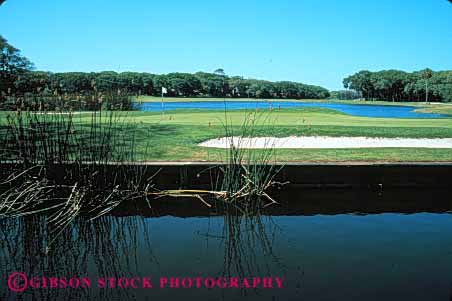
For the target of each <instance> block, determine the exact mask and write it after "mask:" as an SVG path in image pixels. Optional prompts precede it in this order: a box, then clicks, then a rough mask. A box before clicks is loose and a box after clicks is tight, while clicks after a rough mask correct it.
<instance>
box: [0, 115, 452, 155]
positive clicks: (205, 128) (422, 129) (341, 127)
mask: <svg viewBox="0 0 452 301" xmlns="http://www.w3.org/2000/svg"><path fill="white" fill-rule="evenodd" d="M4 114H5V113H1V114H0V119H3V120H4ZM121 114H122V115H124V118H123V119H122V120H123V122H127V123H133V124H134V125H135V129H136V137H137V141H138V147H139V159H140V160H147V161H222V160H224V159H225V158H226V152H227V151H226V150H224V149H212V148H204V147H199V146H197V144H198V143H200V142H203V141H205V140H208V139H212V138H218V137H223V136H225V132H226V128H227V129H228V130H229V131H232V132H233V134H234V135H237V136H240V135H243V134H244V133H246V134H249V133H252V135H253V136H276V137H287V136H367V137H410V138H446V137H448V138H452V118H446V119H395V118H392V119H386V118H367V117H356V116H350V115H346V114H342V113H338V112H336V111H333V110H329V109H320V108H299V109H281V110H277V109H275V110H272V111H269V110H260V111H258V112H255V111H244V110H240V111H229V112H227V113H225V112H222V111H206V110H183V111H182V110H177V111H167V112H165V114H162V113H159V112H123V113H121ZM90 115H91V113H80V114H77V115H75V117H74V121H75V122H76V123H81V124H85V123H86V124H87V123H89V122H90V120H91V117H90ZM244 123H247V124H248V125H247V126H245V127H244V126H243V124H244ZM253 152H262V151H259V150H254V151H253ZM273 155H274V156H273V158H274V159H275V160H277V161H308V162H333V161H374V162H375V161H388V162H397V161H452V149H426V148H417V149H414V148H381V149H380V148H379V149H284V150H282V149H281V150H275V151H274V154H273Z"/></svg>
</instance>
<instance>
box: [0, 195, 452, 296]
mask: <svg viewBox="0 0 452 301" xmlns="http://www.w3.org/2000/svg"><path fill="white" fill-rule="evenodd" d="M343 192H344V193H343V194H338V193H337V192H336V193H334V194H331V195H330V196H328V195H323V197H322V196H318V195H314V194H312V195H310V194H309V193H306V194H303V199H302V200H303V201H302V202H301V201H298V202H295V201H292V202H290V201H284V200H285V199H284V198H280V199H279V200H283V201H281V205H280V206H279V207H275V208H272V209H271V210H272V212H270V213H272V214H273V215H259V214H254V215H249V216H244V215H241V214H238V212H234V211H233V210H229V211H226V212H225V211H220V210H219V211H216V212H212V211H209V213H206V212H205V211H204V210H205V208H204V207H203V206H200V207H199V210H195V208H196V204H198V202H196V201H193V200H191V201H192V202H191V203H190V201H188V200H178V201H177V202H174V201H173V200H172V201H171V202H172V203H168V201H165V200H161V203H157V202H156V203H153V208H152V209H149V208H148V209H144V208H146V207H142V206H141V204H139V203H134V204H123V207H122V208H121V207H119V208H117V209H116V210H115V211H113V212H112V213H111V214H110V215H108V216H103V217H101V218H98V219H95V220H92V221H89V220H88V217H84V216H81V217H79V218H77V219H76V220H75V222H74V223H73V224H72V225H71V227H70V228H67V229H66V230H65V231H64V232H63V233H62V235H60V236H59V237H57V238H56V240H55V243H54V244H53V245H52V247H51V248H50V249H49V250H48V252H46V247H47V246H48V241H49V240H51V239H52V237H51V236H50V235H49V233H50V231H49V229H48V228H47V227H48V226H47V223H46V218H47V217H46V216H27V217H21V218H3V219H1V220H0V267H1V271H2V272H1V278H2V282H1V283H2V285H1V286H0V299H1V300H3V299H6V300H78V299H81V300H91V299H92V300H99V299H101V300H105V299H107V300H108V299H109V300H151V299H153V300H161V299H166V300H180V299H184V300H218V299H224V300H242V299H244V300H290V299H292V300H299V299H302V298H303V299H308V300H362V299H366V300H381V299H385V300H402V299H407V298H408V299H410V300H426V299H427V300H436V299H447V298H449V297H450V296H449V295H450V283H451V281H452V272H451V270H450V266H452V236H451V235H450V233H451V232H452V218H451V215H450V214H445V213H444V212H448V211H450V207H451V206H450V201H451V199H450V197H449V198H448V197H447V194H441V193H440V192H430V193H428V192H418V193H416V194H413V195H407V194H403V193H402V192H385V194H384V195H382V196H378V195H375V196H370V195H368V196H367V198H359V197H358V195H357V193H358V192H356V191H355V192H354V194H355V197H354V198H349V196H347V194H346V192H345V191H343ZM428 194H429V195H430V196H432V198H433V197H438V199H436V200H437V201H435V202H426V201H425V199H424V200H423V201H421V200H418V199H416V198H415V197H414V195H417V196H421V197H425V196H426V195H428ZM333 195H335V196H334V197H333ZM440 197H441V198H440ZM347 199H348V201H347ZM292 200H294V198H293V199H292ZM179 202H180V204H185V205H180V204H179ZM187 202H188V203H187ZM143 206H144V205H143ZM181 208H182V209H181ZM184 208H186V209H187V210H185V209H184ZM189 209H190V210H189ZM440 212H441V214H439V213H440ZM224 213H227V214H224ZM374 213H379V214H374ZM401 213H403V214H401ZM405 213H411V214H405ZM363 214H365V215H363ZM178 216H179V217H178ZM14 271H22V272H24V273H25V274H27V275H33V276H47V277H49V276H58V277H69V276H72V277H89V278H90V279H92V280H93V282H94V284H95V280H96V279H97V278H99V277H115V278H121V277H132V276H143V277H145V276H146V277H147V276H149V277H150V278H151V279H152V281H153V282H152V284H153V285H154V288H153V289H150V290H149V289H98V288H96V287H95V286H94V287H91V288H89V289H27V290H26V291H24V292H22V293H14V292H11V291H8V290H7V287H6V283H7V277H8V275H9V274H10V273H11V272H14ZM197 276H199V277H202V276H204V277H205V276H210V277H240V278H243V277H253V276H260V277H263V276H280V277H283V278H284V287H283V289H270V290H262V289H238V290H224V289H207V288H201V289H167V288H165V289H159V288H158V285H159V283H158V278H159V277H197ZM426 288H428V289H426ZM376 292H378V293H376Z"/></svg>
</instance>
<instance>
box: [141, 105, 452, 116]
mask: <svg viewBox="0 0 452 301" xmlns="http://www.w3.org/2000/svg"><path fill="white" fill-rule="evenodd" d="M135 106H136V107H137V108H138V109H140V110H141V111H162V104H161V103H159V102H147V103H142V104H138V103H136V104H135ZM225 107H226V109H227V110H240V109H252V110H254V109H256V108H258V109H269V108H273V109H279V108H281V109H285V108H301V107H310V108H327V109H332V110H336V111H339V112H342V113H345V114H349V115H353V116H363V117H376V118H445V117H447V116H446V115H442V114H435V113H419V112H415V111H414V110H415V109H416V108H415V107H409V106H385V105H357V104H356V105H355V104H340V103H311V102H294V101H226V102H222V101H194V102H182V101H181V102H164V103H163V110H178V109H201V110H224V109H225Z"/></svg>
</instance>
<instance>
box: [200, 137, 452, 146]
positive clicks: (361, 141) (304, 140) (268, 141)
mask: <svg viewBox="0 0 452 301" xmlns="http://www.w3.org/2000/svg"><path fill="white" fill-rule="evenodd" d="M198 145H199V146H204V147H214V148H229V147H230V146H231V145H234V146H235V147H238V148H376V147H418V148H452V138H435V139H430V138H429V139H427V138H419V139H418V138H416V139H415V138H369V137H322V136H314V137H307V136H305V137H295V136H291V137H285V138H275V137H256V138H249V137H223V138H219V139H211V140H207V141H204V142H202V143H200V144H198Z"/></svg>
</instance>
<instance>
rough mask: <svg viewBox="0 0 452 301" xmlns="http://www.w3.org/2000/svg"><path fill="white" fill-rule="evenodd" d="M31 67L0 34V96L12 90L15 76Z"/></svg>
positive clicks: (18, 51) (17, 50)
mask: <svg viewBox="0 0 452 301" xmlns="http://www.w3.org/2000/svg"><path fill="white" fill-rule="evenodd" d="M31 69H33V64H32V63H31V62H30V61H29V60H28V59H27V58H26V57H24V56H22V55H21V53H20V50H19V49H17V48H15V47H14V46H12V45H10V44H9V43H8V41H7V40H6V39H5V38H3V37H2V36H1V35H0V97H1V95H4V94H8V93H10V92H13V91H14V88H15V85H14V82H15V81H16V80H17V78H18V77H19V76H20V75H23V74H24V73H26V72H27V71H29V70H31Z"/></svg>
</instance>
